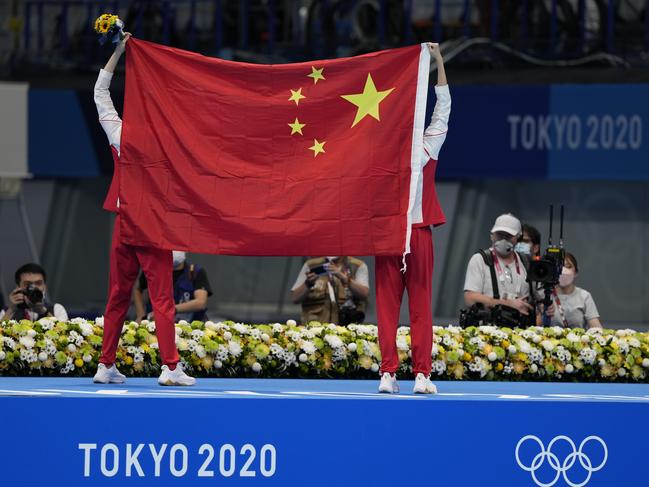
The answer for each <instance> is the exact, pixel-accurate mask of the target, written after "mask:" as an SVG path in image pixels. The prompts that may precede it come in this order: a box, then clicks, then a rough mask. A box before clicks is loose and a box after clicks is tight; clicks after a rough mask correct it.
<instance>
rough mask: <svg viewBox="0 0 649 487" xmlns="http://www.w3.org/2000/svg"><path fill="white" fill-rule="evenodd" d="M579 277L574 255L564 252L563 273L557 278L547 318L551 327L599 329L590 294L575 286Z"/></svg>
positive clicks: (599, 324) (593, 302)
mask: <svg viewBox="0 0 649 487" xmlns="http://www.w3.org/2000/svg"><path fill="white" fill-rule="evenodd" d="M578 275H579V266H578V265H577V259H576V258H575V256H574V255H572V254H571V253H569V252H566V258H565V261H564V264H563V271H562V272H561V275H560V276H559V285H558V286H557V287H556V288H555V290H554V293H553V295H552V304H553V306H551V307H550V308H549V309H548V316H551V318H552V326H564V327H570V328H601V327H602V324H601V323H600V321H599V312H598V311H597V306H595V301H594V300H593V297H592V296H591V294H590V293H589V292H588V291H586V290H585V289H582V288H580V287H577V286H575V279H576V278H577V276H578Z"/></svg>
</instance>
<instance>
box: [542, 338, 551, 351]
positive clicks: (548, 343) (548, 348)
mask: <svg viewBox="0 0 649 487" xmlns="http://www.w3.org/2000/svg"><path fill="white" fill-rule="evenodd" d="M541 346H542V347H543V348H544V349H545V350H546V351H548V352H551V351H552V350H554V344H553V343H552V342H551V341H550V340H543V341H542V342H541Z"/></svg>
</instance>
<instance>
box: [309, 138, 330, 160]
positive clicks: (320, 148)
mask: <svg viewBox="0 0 649 487" xmlns="http://www.w3.org/2000/svg"><path fill="white" fill-rule="evenodd" d="M326 143H327V141H326V140H325V141H323V142H318V140H317V139H313V145H312V146H311V147H309V150H312V151H313V157H316V156H317V155H318V154H320V153H321V152H324V151H325V150H324V145H325V144H326Z"/></svg>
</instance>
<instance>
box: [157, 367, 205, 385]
mask: <svg viewBox="0 0 649 487" xmlns="http://www.w3.org/2000/svg"><path fill="white" fill-rule="evenodd" d="M158 384H160V385H161V386H193V385H194V384H196V379H194V378H193V377H190V376H188V375H187V374H185V371H184V370H183V367H182V365H180V364H178V365H176V368H175V369H174V370H171V369H169V367H167V366H166V365H163V366H162V373H161V374H160V377H159V378H158Z"/></svg>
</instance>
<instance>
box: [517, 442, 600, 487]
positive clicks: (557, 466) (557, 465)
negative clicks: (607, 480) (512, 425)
mask: <svg viewBox="0 0 649 487" xmlns="http://www.w3.org/2000/svg"><path fill="white" fill-rule="evenodd" d="M527 441H532V442H536V443H537V444H538V445H539V447H540V449H541V451H540V452H539V453H538V454H536V456H535V457H534V459H533V460H532V464H531V465H523V463H522V462H521V459H520V456H519V450H520V448H521V446H522V445H523V444H524V443H525V442H527ZM559 441H565V442H567V443H568V444H569V445H570V446H571V447H572V452H571V453H569V454H568V456H566V458H565V459H564V460H563V463H561V462H560V461H559V457H557V455H555V454H554V453H552V447H553V446H554V445H555V443H557V442H559ZM589 441H595V442H598V443H599V444H600V445H602V449H603V451H604V459H603V460H602V461H601V463H600V464H599V465H597V466H593V463H592V461H591V459H590V458H589V457H588V455H586V454H585V453H584V452H583V449H584V446H585V445H586V444H587V443H588V442H589ZM546 460H547V462H548V464H549V465H550V467H551V468H552V469H554V471H555V474H556V475H555V476H554V479H552V481H551V482H547V483H544V482H541V481H540V480H539V479H538V478H537V477H536V471H537V470H538V469H539V468H541V466H542V465H543V463H545V461H546ZM577 460H579V464H580V465H581V467H582V468H583V469H584V470H586V472H588V475H587V477H586V479H585V480H584V481H583V482H581V483H575V482H572V481H571V480H570V479H569V478H568V471H569V470H570V469H571V468H572V467H573V465H574V464H575V462H576V461H577ZM607 460H608V448H607V446H606V443H605V442H604V440H602V439H601V438H600V437H599V436H589V437H587V438H585V439H584V441H582V442H581V444H580V445H579V449H577V447H576V446H575V443H574V441H572V440H571V439H570V438H568V437H567V436H564V435H560V436H556V437H554V438H553V439H552V441H550V444H549V445H548V448H547V450H546V448H545V446H544V445H543V442H542V441H541V440H540V439H539V438H538V437H537V436H534V435H527V436H524V437H523V438H521V439H520V440H519V441H518V444H517V445H516V462H517V463H518V466H519V467H521V468H522V469H523V470H525V471H526V472H531V474H532V480H534V483H535V484H536V485H538V486H539V487H552V486H553V485H554V484H556V483H557V482H558V480H559V477H561V475H563V480H564V481H565V482H566V484H568V485H569V486H570V487H583V486H584V485H586V484H587V483H588V482H589V481H590V478H591V476H592V475H593V472H597V471H598V470H601V469H602V468H603V467H604V465H605V464H606V461H607Z"/></svg>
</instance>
